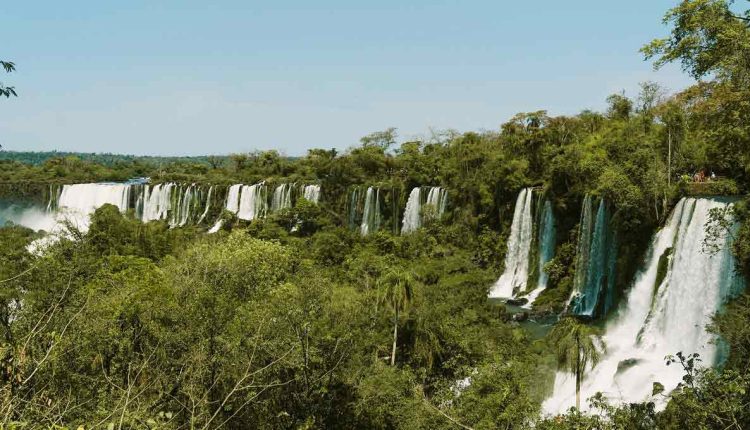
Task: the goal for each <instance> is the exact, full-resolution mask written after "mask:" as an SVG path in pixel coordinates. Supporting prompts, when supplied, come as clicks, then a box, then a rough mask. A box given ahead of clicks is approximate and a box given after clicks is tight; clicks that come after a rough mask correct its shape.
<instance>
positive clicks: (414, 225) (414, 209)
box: [401, 187, 448, 234]
mask: <svg viewBox="0 0 750 430" xmlns="http://www.w3.org/2000/svg"><path fill="white" fill-rule="evenodd" d="M422 195H423V193H422V188H421V187H415V188H413V189H412V190H411V193H409V199H408V200H407V201H406V209H404V218H403V222H402V227H401V233H402V234H404V233H411V232H413V231H415V230H417V229H419V228H420V227H421V226H422V222H423V221H425V220H427V219H428V218H434V219H440V218H441V217H442V216H443V213H445V209H446V206H447V203H448V192H447V191H445V190H444V189H443V188H441V187H430V188H429V191H427V197H426V200H425V202H424V205H423V204H422ZM423 207H425V208H426V207H429V208H430V211H429V212H426V213H422V210H423Z"/></svg>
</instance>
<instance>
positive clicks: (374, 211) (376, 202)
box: [359, 187, 380, 236]
mask: <svg viewBox="0 0 750 430" xmlns="http://www.w3.org/2000/svg"><path fill="white" fill-rule="evenodd" d="M379 228H380V189H379V188H374V187H368V188H367V192H366V193H365V208H364V211H363V212H362V223H361V225H360V228H359V232H360V233H361V234H362V236H367V235H368V234H371V233H375V232H376V231H378V229H379Z"/></svg>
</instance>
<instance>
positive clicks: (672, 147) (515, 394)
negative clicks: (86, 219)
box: [0, 0, 750, 430]
mask: <svg viewBox="0 0 750 430" xmlns="http://www.w3.org/2000/svg"><path fill="white" fill-rule="evenodd" d="M733 6H736V5H731V3H728V2H727V1H724V0H686V1H682V2H680V3H679V5H678V6H676V7H675V8H674V9H672V10H670V11H669V12H668V13H667V15H666V16H665V22H666V23H668V24H669V25H670V28H671V34H670V36H669V37H667V38H665V39H663V40H662V39H659V40H655V41H652V42H651V43H649V44H647V45H646V46H644V48H643V49H642V51H643V54H644V56H645V57H646V58H647V59H650V60H653V61H655V64H656V65H657V66H659V65H663V64H666V63H670V62H679V63H680V64H681V65H682V67H683V68H684V70H685V71H686V72H687V73H689V74H691V75H692V76H693V77H695V78H696V80H697V81H698V83H697V84H695V85H694V86H692V87H689V88H687V89H685V90H683V91H680V92H679V93H676V94H669V93H667V92H666V91H665V90H663V89H662V88H660V87H659V86H658V85H656V84H654V83H650V82H646V83H643V84H642V86H641V91H640V93H639V94H638V95H637V96H635V97H632V98H628V97H626V96H625V95H623V94H614V95H612V96H610V97H609V98H608V99H607V103H608V108H607V110H606V111H605V112H593V111H583V112H581V113H579V114H578V115H574V116H550V115H549V114H548V113H547V112H546V111H543V110H540V111H537V112H525V113H519V114H518V115H516V116H514V117H513V118H511V119H510V120H508V121H507V122H505V123H503V124H502V125H501V126H500V128H499V129H498V130H495V131H487V132H481V133H477V132H466V133H460V132H455V131H446V132H442V133H435V134H434V135H433V136H432V137H431V138H429V139H426V140H423V141H408V142H404V143H401V144H398V143H397V142H398V136H397V135H396V130H394V129H388V130H385V131H381V132H375V133H372V134H370V135H367V136H365V137H363V138H362V139H361V141H360V143H359V144H358V145H356V146H353V147H352V148H351V149H349V150H347V151H343V152H341V153H339V152H338V151H336V150H326V149H313V150H310V151H309V152H308V154H307V155H306V156H304V157H299V158H289V157H285V156H283V155H281V154H279V153H278V152H275V151H266V152H254V153H242V154H232V155H230V156H227V157H219V156H207V157H185V158H147V157H135V156H116V155H111V154H104V155H85V156H82V155H80V154H78V155H76V154H54V153H53V154H49V153H14V152H5V153H0V195H1V196H2V197H4V198H17V199H24V198H29V197H30V196H32V199H33V198H34V197H33V196H43V195H44V194H43V193H44V192H46V190H48V189H49V185H50V184H71V183H83V182H100V181H125V180H128V179H132V178H139V177H149V178H151V181H152V182H154V183H160V182H167V181H174V182H180V183H201V184H215V185H217V186H227V185H229V184H234V183H246V184H251V183H257V182H259V181H282V180H283V181H289V182H295V181H296V182H300V183H305V182H309V183H316V184H319V185H320V186H321V190H322V193H323V196H322V198H321V203H320V205H312V204H310V203H309V202H307V201H306V200H305V199H300V200H299V201H298V203H297V204H296V206H294V207H293V208H291V209H289V210H288V211H282V212H280V213H274V214H271V215H270V216H268V217H265V218H262V219H255V220H253V221H250V222H247V221H242V220H239V219H237V218H236V217H234V216H233V215H232V214H230V213H224V214H220V213H217V214H214V215H217V216H222V217H224V218H226V220H227V222H226V223H225V224H224V225H223V228H222V229H221V230H220V231H219V232H218V233H216V234H212V235H208V234H205V226H204V225H195V226H186V227H182V228H170V227H169V225H168V224H167V223H166V222H164V221H154V222H149V223H142V222H141V221H139V220H136V219H134V218H133V217H132V216H131V215H132V214H129V213H121V212H120V211H119V210H118V209H117V208H116V207H114V206H111V205H104V206H102V207H100V208H99V209H97V210H96V212H95V213H94V214H93V215H92V218H91V223H90V226H89V227H88V229H87V230H86V231H84V230H79V229H77V228H76V227H75V226H72V225H71V226H68V228H69V230H70V234H69V235H67V236H64V237H63V238H62V239H61V240H59V241H58V242H56V243H54V244H52V245H50V246H49V248H47V249H46V251H45V252H43V253H31V252H29V251H28V245H29V244H30V243H32V241H34V240H36V239H38V238H39V237H40V233H36V232H34V231H32V230H29V229H26V228H24V227H21V226H15V225H7V226H5V227H4V228H0V250H2V251H1V252H0V332H1V334H0V362H1V363H2V365H1V366H0V380H1V381H2V385H1V386H0V423H2V424H1V427H0V428H9V429H11V428H78V426H83V428H111V429H114V428H130V429H141V428H144V429H145V428H161V429H188V428H189V429H194V428H205V429H209V428H211V429H214V428H236V429H243V428H299V429H313V428H347V429H348V428H374V429H396V428H398V429H442V428H445V429H455V428H463V429H494V428H503V429H525V428H536V429H683V428H700V429H718V430H727V429H743V428H750V324H748V322H750V294H748V293H744V294H743V295H740V296H739V297H737V298H735V299H734V300H733V301H732V302H731V303H729V305H728V306H727V307H726V309H725V310H724V311H723V312H721V313H720V314H718V315H716V317H715V318H714V322H713V324H711V326H710V327H709V330H710V331H711V332H712V333H715V334H718V335H720V336H721V339H722V341H721V342H722V344H723V345H724V346H725V347H726V348H725V349H726V350H727V359H726V361H724V362H723V363H722V365H721V366H719V367H711V366H710V364H712V363H703V362H702V361H700V356H695V355H693V354H694V353H697V352H698V351H673V353H674V354H675V355H674V356H673V357H671V358H669V359H667V358H665V364H664V365H665V366H667V365H671V366H679V367H680V368H682V369H683V370H684V375H685V376H684V378H683V381H684V383H683V384H682V385H681V386H680V387H679V388H678V389H676V390H675V391H673V392H671V393H659V387H658V386H656V385H655V386H654V390H655V391H654V393H655V395H661V396H662V397H663V400H664V401H665V402H667V404H666V407H664V408H657V407H656V405H655V403H652V402H645V403H632V404H625V405H618V404H611V403H610V402H608V401H607V399H606V397H605V396H595V397H593V398H591V399H582V401H583V402H587V403H590V404H591V405H593V406H594V409H595V410H596V411H597V412H598V413H593V414H591V413H582V412H580V411H578V410H576V409H575V408H572V409H571V410H570V411H569V412H568V413H567V414H565V415H560V416H555V417H549V416H543V414H541V403H542V401H543V400H544V399H545V398H546V397H547V396H549V394H550V392H551V390H552V384H553V380H554V375H555V372H556V371H557V370H558V369H562V368H566V369H567V368H570V366H569V363H570V361H571V359H572V360H573V361H576V360H577V359H582V358H586V359H590V360H591V362H592V363H593V364H595V363H596V351H595V350H596V348H595V345H593V344H591V345H589V344H586V345H584V346H581V344H580V343H574V344H571V342H573V340H575V342H579V340H580V339H581V338H585V339H592V336H593V337H596V336H597V334H598V333H599V331H600V330H599V329H600V327H601V324H599V322H595V323H591V322H589V321H581V320H578V319H576V318H573V317H570V316H564V317H562V318H561V319H560V321H559V322H558V323H557V324H556V325H555V326H554V328H552V330H551V331H550V332H549V333H536V332H531V331H529V330H527V329H526V328H524V326H522V325H521V324H519V323H518V321H516V320H515V318H514V316H513V315H511V313H509V312H508V311H507V310H506V308H505V307H504V306H499V305H497V304H496V303H492V302H490V301H488V299H487V295H488V290H489V289H490V287H491V285H492V283H493V282H494V281H495V280H497V278H498V276H499V275H500V274H501V273H502V271H503V258H504V256H505V253H506V249H507V238H508V235H509V229H510V223H511V217H512V216H513V204H514V201H515V198H516V196H517V195H518V192H519V190H521V189H523V188H524V187H539V188H541V189H544V190H545V192H546V193H548V195H549V196H550V198H551V201H553V202H554V209H555V212H556V214H557V216H558V231H559V232H560V233H559V234H558V239H557V243H556V244H555V251H556V252H555V257H554V258H553V259H552V261H551V262H550V263H549V264H547V266H546V267H545V270H546V272H547V273H548V275H549V278H550V279H549V286H548V288H547V290H545V291H544V292H543V293H542V295H541V296H540V297H539V299H538V300H537V302H536V303H535V308H534V311H533V312H534V314H535V316H537V317H542V316H548V317H549V316H552V317H555V316H557V315H559V314H560V313H561V312H563V311H564V309H565V303H566V301H567V299H568V297H570V294H571V289H572V285H573V278H574V276H575V271H576V268H575V263H576V256H575V252H576V238H577V232H578V228H579V221H580V218H579V216H580V208H581V202H582V200H583V199H584V196H586V195H592V196H597V197H600V198H603V199H606V200H607V201H608V202H610V204H611V205H612V207H613V208H614V210H613V216H612V223H613V225H614V229H615V230H616V231H617V232H618V234H619V236H620V237H623V238H626V240H622V241H621V242H620V244H619V248H620V249H619V254H618V255H619V256H618V259H617V262H616V264H617V267H618V271H617V273H618V279H617V289H618V292H619V293H620V294H623V293H624V292H625V291H626V290H627V288H628V287H629V286H630V283H631V282H632V279H633V277H634V275H635V272H636V270H637V265H638V263H639V262H640V261H642V259H643V258H644V254H645V252H646V250H647V249H648V242H649V240H650V239H651V237H652V235H653V234H654V232H655V231H656V230H657V229H658V228H659V227H660V226H661V225H663V223H664V222H665V220H666V219H667V217H668V216H669V212H670V210H671V209H672V208H673V207H674V205H675V203H676V202H677V201H678V199H679V198H681V197H684V196H688V195H693V196H694V195H724V196H737V198H738V202H737V204H736V205H735V206H734V209H733V210H732V214H731V215H732V216H734V217H735V219H737V220H738V221H740V222H742V227H740V229H739V230H738V231H736V232H734V233H732V234H733V235H734V243H733V247H732V252H733V254H734V255H735V257H736V259H737V262H738V268H737V270H739V271H742V272H743V273H744V274H745V275H746V276H750V222H748V218H750V212H748V206H747V204H748V203H750V199H749V198H748V197H747V195H748V193H749V192H750V10H748V11H744V12H743V13H742V14H739V13H737V12H733V9H732V7H733ZM4 64H5V63H4ZM10 64H12V63H10ZM2 88H4V87H1V86H0V89H2ZM3 103H12V99H11V100H8V101H6V100H3ZM699 172H703V173H705V174H706V175H707V176H708V177H710V178H711V180H710V181H706V182H695V181H694V176H695V175H696V174H698V173H699ZM421 185H439V186H442V187H444V188H445V189H446V190H448V193H449V202H450V207H449V210H447V211H446V213H445V214H444V215H443V216H442V217H440V218H436V217H427V222H425V223H424V225H422V227H421V228H420V229H418V230H417V231H415V232H413V233H412V234H408V235H398V234H393V233H394V231H392V230H389V229H382V230H381V231H379V232H377V233H375V234H371V235H368V236H364V237H363V236H361V235H360V234H358V232H355V231H352V230H351V229H350V228H348V226H347V223H346V220H345V216H344V215H342V214H344V213H345V199H346V196H347V193H349V191H350V190H351V189H352V187H358V186H362V187H364V186H378V187H379V188H380V189H383V190H387V193H386V196H385V199H386V200H385V201H386V202H394V203H393V206H394V207H397V206H403V204H404V202H405V200H406V195H407V193H408V190H409V189H411V188H412V187H415V186H421ZM40 198H41V197H40ZM397 214H398V211H395V213H394V214H391V218H393V219H395V220H396V221H393V223H398V220H399V218H398V216H397ZM714 215H715V219H714V221H716V225H715V226H713V227H712V226H707V229H708V230H709V231H713V229H715V228H718V229H720V228H721V226H722V221H723V216H724V215H726V214H719V213H716V214H714ZM386 221H388V222H391V221H392V220H390V221H389V220H386ZM290 226H295V228H290ZM396 230H397V229H396ZM589 343H590V342H589ZM571 345H572V346H571ZM565 348H567V349H565ZM571 350H572V351H574V352H573V353H570V351H571ZM678 353H679V354H678ZM571 354H572V355H571ZM571 357H572V358H571ZM576 366H579V365H578V364H576ZM579 367H580V366H579ZM585 367H586V366H585V365H584V366H583V368H585ZM467 380H470V383H469V384H464V383H462V381H467ZM572 406H573V405H571V407H572Z"/></svg>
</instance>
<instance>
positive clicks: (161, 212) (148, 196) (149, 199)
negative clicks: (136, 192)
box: [141, 184, 174, 222]
mask: <svg viewBox="0 0 750 430" xmlns="http://www.w3.org/2000/svg"><path fill="white" fill-rule="evenodd" d="M172 188H174V184H157V185H154V186H153V187H150V186H148V185H146V186H145V187H143V200H142V202H143V203H142V204H143V206H142V211H143V213H142V215H141V221H143V222H149V221H156V220H161V219H166V218H167V216H168V215H169V211H170V210H171V209H172Z"/></svg>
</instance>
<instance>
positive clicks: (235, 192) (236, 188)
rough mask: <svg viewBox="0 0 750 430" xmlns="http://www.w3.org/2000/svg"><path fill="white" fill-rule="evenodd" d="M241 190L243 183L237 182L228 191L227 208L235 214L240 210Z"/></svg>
mask: <svg viewBox="0 0 750 430" xmlns="http://www.w3.org/2000/svg"><path fill="white" fill-rule="evenodd" d="M240 190H242V184H235V185H232V186H231V187H229V191H227V204H226V209H227V210H228V211H229V212H232V213H234V214H236V213H237V212H239V211H240Z"/></svg>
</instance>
